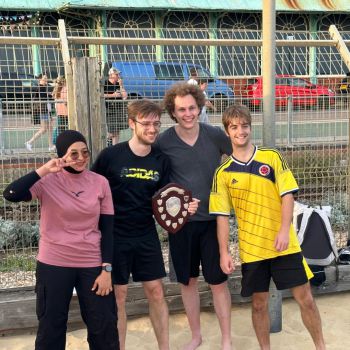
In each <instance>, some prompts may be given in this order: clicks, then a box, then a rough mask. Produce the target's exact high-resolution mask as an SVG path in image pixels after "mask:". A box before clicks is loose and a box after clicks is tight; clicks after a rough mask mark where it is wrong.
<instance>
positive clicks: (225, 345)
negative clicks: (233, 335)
mask: <svg viewBox="0 0 350 350" xmlns="http://www.w3.org/2000/svg"><path fill="white" fill-rule="evenodd" d="M232 349H233V347H232V342H231V340H228V341H222V342H221V350H232Z"/></svg>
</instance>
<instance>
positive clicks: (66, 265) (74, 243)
mask: <svg viewBox="0 0 350 350" xmlns="http://www.w3.org/2000/svg"><path fill="white" fill-rule="evenodd" d="M56 147H57V156H58V158H55V159H51V160H49V161H48V162H47V163H45V164H44V165H42V166H41V167H40V168H38V169H37V170H35V171H32V172H30V173H29V174H27V175H25V176H23V177H21V178H19V179H18V180H16V181H14V182H12V183H11V184H10V185H8V187H7V188H6V189H5V191H4V198H5V199H7V200H8V201H11V202H21V201H27V202H28V201H31V200H33V199H38V200H39V202H40V204H41V212H40V241H39V252H38V256H37V268H36V286H35V292H36V299H37V301H36V313H37V317H38V320H39V325H38V332H37V337H36V341H35V349H36V350H64V349H65V346H66V331H67V319H68V311H69V304H70V301H71V298H72V294H73V289H74V288H75V289H76V291H77V295H78V299H79V304H80V311H81V315H82V318H83V320H84V322H85V324H86V326H87V332H88V337H87V341H88V343H89V348H90V350H119V338H118V331H117V328H116V322H117V319H116V308H115V298H114V293H113V287H112V278H111V271H112V266H111V263H112V258H113V214H114V209H113V203H112V195H111V190H110V187H109V184H108V181H107V179H105V178H104V177H103V176H101V175H98V174H96V173H94V172H92V171H90V170H88V169H86V168H87V166H88V164H89V161H90V152H89V150H88V148H87V144H86V140H85V138H84V136H83V135H82V134H80V133H79V132H78V131H75V130H66V131H64V132H62V133H61V134H60V135H59V136H58V137H57V143H56Z"/></svg>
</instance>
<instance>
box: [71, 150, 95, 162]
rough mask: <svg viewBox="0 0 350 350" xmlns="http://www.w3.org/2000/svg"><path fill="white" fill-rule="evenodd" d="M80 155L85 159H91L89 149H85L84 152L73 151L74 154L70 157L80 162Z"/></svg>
mask: <svg viewBox="0 0 350 350" xmlns="http://www.w3.org/2000/svg"><path fill="white" fill-rule="evenodd" d="M79 153H80V154H81V155H82V157H83V158H85V159H86V158H89V157H90V151H89V150H88V149H83V150H82V151H72V152H70V153H69V156H70V158H71V159H72V160H78V159H79Z"/></svg>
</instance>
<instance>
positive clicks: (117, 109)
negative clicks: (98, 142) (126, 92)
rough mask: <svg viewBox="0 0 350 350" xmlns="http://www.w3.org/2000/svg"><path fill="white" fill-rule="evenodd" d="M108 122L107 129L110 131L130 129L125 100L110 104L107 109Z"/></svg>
mask: <svg viewBox="0 0 350 350" xmlns="http://www.w3.org/2000/svg"><path fill="white" fill-rule="evenodd" d="M106 123H107V130H108V132H110V133H114V132H117V131H120V130H126V129H129V123H128V115H127V111H126V102H125V101H118V102H115V103H110V104H109V106H108V109H106Z"/></svg>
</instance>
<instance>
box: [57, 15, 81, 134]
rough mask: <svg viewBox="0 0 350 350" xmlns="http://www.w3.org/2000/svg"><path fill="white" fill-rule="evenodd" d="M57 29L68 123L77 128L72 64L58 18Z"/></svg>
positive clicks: (71, 127) (60, 20) (64, 27)
mask: <svg viewBox="0 0 350 350" xmlns="http://www.w3.org/2000/svg"><path fill="white" fill-rule="evenodd" d="M58 30H59V35H60V42H61V50H62V58H63V62H64V72H65V78H66V83H67V107H68V125H69V128H70V129H74V130H76V129H77V123H76V119H75V118H74V116H75V110H74V100H73V94H72V91H73V71H72V64H71V59H70V54H69V45H68V39H67V33H66V26H65V24H64V20H63V19H59V20H58Z"/></svg>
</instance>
